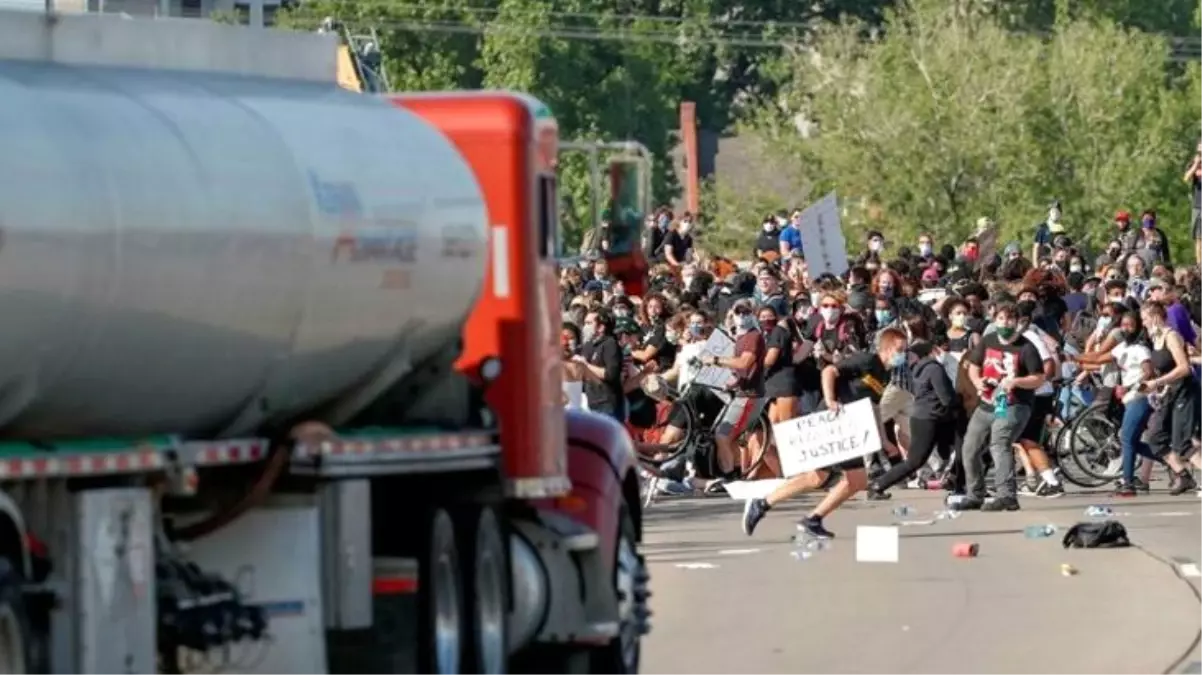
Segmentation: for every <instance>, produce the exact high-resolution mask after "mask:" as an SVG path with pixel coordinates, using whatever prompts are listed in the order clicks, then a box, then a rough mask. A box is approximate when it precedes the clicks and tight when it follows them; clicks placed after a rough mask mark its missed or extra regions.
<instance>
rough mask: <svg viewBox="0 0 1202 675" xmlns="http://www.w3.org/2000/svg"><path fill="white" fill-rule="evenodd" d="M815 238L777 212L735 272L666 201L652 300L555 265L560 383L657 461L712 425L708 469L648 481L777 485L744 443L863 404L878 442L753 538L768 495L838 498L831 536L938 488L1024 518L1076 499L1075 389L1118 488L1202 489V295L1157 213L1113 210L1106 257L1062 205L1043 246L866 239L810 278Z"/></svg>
mask: <svg viewBox="0 0 1202 675" xmlns="http://www.w3.org/2000/svg"><path fill="white" fill-rule="evenodd" d="M1200 170H1202V166H1199V167H1195V171H1200ZM1195 187H1196V186H1195ZM800 225H801V214H800V213H799V212H793V213H791V214H789V213H783V212H782V213H777V214H771V215H769V216H767V217H765V218H764V219H763V221H762V231H761V232H760V233H759V234H758V237H757V239H756V240H755V241H754V242H749V243H750V244H751V245H750V246H749V251H748V254H749V256H748V257H749V258H750V260H751V262H750V263H744V264H743V265H738V264H736V263H735V262H733V261H731V260H729V259H726V258H722V257H718V256H711V255H707V254H706V253H705V252H703V251H702V250H700V249H699V248H698V247H697V244H696V243H695V241H694V235H695V234H696V232H695V229H694V228H696V227H697V224H696V220H695V218H694V217H693V216H692V214H688V213H686V214H682V215H681V216H680V217H676V216H675V215H674V214H673V213H671V212H670V211H669V210H667V209H661V210H659V211H658V212H656V213H655V214H653V215H652V216H650V217H648V218H647V220H646V223H645V233H644V236H643V242H642V244H643V253H644V256H645V257H646V258H647V259H648V260H650V261H651V269H650V273H649V275H648V279H647V284H646V286H647V287H646V290H645V291H644V292H643V293H642V294H641V296H636V295H634V294H632V293H629V292H628V291H627V289H626V288H625V287H624V284H623V283H622V281H620V280H618V279H616V278H615V277H614V276H613V275H611V273H610V271H609V268H608V265H607V262H606V260H605V258H604V256H601V255H598V254H595V253H594V254H592V255H587V254H586V255H584V256H582V257H581V260H580V262H579V264H577V265H574V266H570V267H565V268H564V269H563V270H562V273H561V278H560V288H561V291H562V297H563V301H564V308H563V309H564V323H563V331H562V345H563V354H564V359H565V366H566V367H565V372H566V373H567V374H566V379H567V380H568V381H569V382H579V383H580V386H581V389H582V391H583V398H584V404H585V405H587V406H588V407H589V408H590V409H591V410H593V411H597V412H601V413H605V414H609V415H612V416H613V417H615V418H617V419H619V420H621V421H622V422H624V423H625V424H626V425H627V426H628V427H629V428H630V429H631V432H632V434H634V435H635V438H636V439H637V440H638V441H639V442H640V448H641V450H640V451H641V452H643V453H645V457H646V458H647V459H649V460H653V459H654V458H655V457H656V456H657V455H660V454H662V453H666V452H667V451H668V450H670V449H671V448H672V447H675V446H676V445H677V444H679V443H681V442H682V441H684V440H685V436H686V435H687V434H690V433H693V432H694V429H696V428H697V426H698V424H700V425H701V426H703V427H704V428H705V429H706V430H707V431H708V432H711V433H712V439H713V442H712V446H711V448H710V449H706V450H705V452H709V453H712V457H710V458H709V459H710V461H706V462H703V461H700V460H699V458H698V457H697V456H691V457H690V458H689V461H688V462H686V463H682V464H681V465H680V466H675V467H671V470H657V471H655V472H653V473H651V474H649V475H651V476H653V477H652V478H650V479H649V489H651V490H654V491H658V492H661V493H668V494H678V493H692V492H697V491H708V492H721V491H723V490H724V488H723V486H724V484H725V483H726V482H727V481H729V480H735V479H754V478H768V477H782V476H780V464H779V461H778V459H777V458H776V457H775V456H774V448H773V447H772V444H771V443H770V442H753V441H749V440H748V437H749V434H748V432H749V430H751V429H752V428H754V427H757V426H761V427H762V426H767V425H765V424H763V423H762V422H761V420H763V419H767V420H768V421H769V422H770V423H773V424H775V423H780V422H783V421H786V420H789V419H792V418H795V417H798V416H802V415H808V414H811V413H814V412H817V411H821V410H838V408H839V407H840V406H842V405H846V404H848V403H851V402H854V401H858V400H860V399H864V398H867V399H870V400H871V401H872V403H873V404H874V408H875V410H876V413H877V416H878V420H879V422H880V424H881V432H882V445H883V451H882V452H879V453H875V454H873V455H872V456H870V457H867V458H865V459H863V460H855V461H851V462H844V463H842V464H838V465H836V466H833V467H827V468H826V469H824V470H821V471H817V472H813V473H807V474H802V475H798V476H793V477H790V478H789V480H788V481H787V482H786V483H785V484H784V485H783V486H782V487H780V488H779V489H777V490H776V491H775V492H773V493H772V494H771V495H769V496H768V497H767V498H764V499H754V500H750V501H749V502H748V503H747V509H746V512H745V514H744V527H745V529H746V530H747V531H748V533H749V534H750V533H751V531H752V530H754V528H755V525H756V523H757V522H758V521H759V520H760V519H761V518H763V517H764V516H765V514H767V513H768V512H769V511H770V510H771V508H772V507H773V506H774V505H775V504H777V503H779V502H781V501H782V500H785V499H788V498H789V497H791V496H793V495H795V494H798V493H799V492H803V491H805V490H813V489H826V490H827V491H828V494H827V496H826V498H825V499H824V500H823V501H822V503H820V504H819V505H818V507H817V508H815V510H814V511H813V513H811V514H810V515H809V517H807V518H806V519H805V521H803V525H804V526H805V528H806V529H807V530H808V531H809V532H810V533H811V534H813V535H815V536H831V534H830V532H829V531H828V530H826V529H825V526H824V525H823V518H824V517H825V516H826V515H827V514H828V513H830V512H831V511H832V510H833V509H835V508H837V507H838V505H839V504H840V503H842V502H843V501H845V500H846V499H848V498H850V497H851V496H853V495H855V494H856V493H858V492H861V491H864V492H866V493H867V496H868V498H870V499H888V498H889V496H890V493H889V490H890V489H892V488H894V487H895V486H905V485H909V486H917V485H919V484H924V483H926V482H928V481H929V480H930V479H932V477H934V478H936V479H937V480H938V481H939V482H940V483H941V485H942V486H943V487H944V488H945V489H947V490H949V491H950V492H952V493H954V494H958V495H960V497H959V498H958V499H959V504H960V508H964V509H981V510H986V511H999V510H1001V511H1005V510H1015V509H1018V508H1019V498H1020V497H1040V498H1055V497H1058V496H1060V495H1062V494H1063V493H1064V481H1063V480H1062V475H1061V474H1060V472H1059V470H1058V468H1057V463H1056V456H1055V453H1054V452H1049V449H1048V439H1049V438H1050V437H1051V435H1052V432H1054V431H1055V430H1054V429H1050V428H1049V425H1050V424H1055V423H1058V422H1059V421H1062V420H1063V419H1065V418H1066V417H1067V415H1068V412H1067V410H1066V406H1067V405H1068V404H1067V401H1068V400H1069V393H1070V392H1076V394H1078V395H1084V397H1085V400H1088V401H1091V402H1092V405H1095V406H1109V408H1110V410H1111V411H1112V413H1111V414H1112V415H1113V419H1114V420H1115V421H1116V426H1117V427H1118V428H1119V430H1120V433H1119V436H1120V440H1121V448H1122V452H1121V456H1118V457H1115V458H1114V461H1113V462H1111V464H1110V465H1109V466H1107V468H1106V470H1107V472H1109V473H1108V475H1111V476H1113V478H1114V480H1115V490H1116V492H1117V493H1118V494H1120V495H1124V496H1134V495H1137V494H1139V493H1141V492H1145V491H1147V490H1149V484H1150V483H1151V482H1152V480H1153V478H1152V477H1151V475H1150V472H1151V471H1153V470H1154V468H1155V467H1157V466H1162V467H1165V468H1167V472H1168V477H1169V484H1168V490H1169V492H1170V493H1171V494H1173V495H1181V494H1184V493H1192V492H1193V491H1194V490H1196V489H1197V483H1196V481H1195V478H1194V475H1193V472H1192V470H1191V467H1190V464H1191V463H1192V464H1193V466H1194V467H1199V466H1202V463H1200V462H1199V456H1200V453H1198V452H1197V447H1198V436H1199V417H1200V415H1199V407H1200V405H1202V395H1200V387H1199V380H1198V368H1197V366H1198V365H1199V363H1200V356H1199V355H1200V351H1199V335H1198V328H1197V325H1198V323H1199V320H1200V315H1202V311H1200V308H1199V301H1200V300H1202V288H1200V281H1199V274H1198V270H1197V267H1196V265H1194V264H1192V263H1191V264H1188V265H1180V266H1174V265H1173V264H1172V263H1173V261H1172V260H1171V259H1170V255H1169V249H1168V239H1167V237H1166V236H1165V233H1164V231H1163V230H1162V229H1161V227H1160V225H1159V224H1158V221H1157V217H1156V213H1155V212H1154V211H1151V210H1147V211H1143V212H1142V213H1141V214H1140V215H1139V217H1138V218H1137V219H1133V218H1132V216H1131V215H1130V214H1129V213H1128V212H1126V211H1119V212H1118V213H1116V214H1115V216H1114V224H1113V228H1114V229H1113V233H1112V236H1111V237H1109V241H1108V243H1107V245H1106V247H1105V249H1104V250H1103V251H1102V252H1101V253H1100V254H1099V255H1096V256H1095V255H1090V254H1089V253H1088V252H1087V251H1086V250H1085V249H1084V248H1083V247H1081V246H1078V245H1077V243H1076V242H1075V241H1074V239H1073V237H1072V236H1070V233H1069V231H1068V228H1067V226H1066V224H1065V222H1064V221H1062V217H1061V205H1060V204H1059V203H1052V204H1051V205H1050V207H1049V209H1048V215H1047V218H1046V219H1045V220H1044V221H1043V222H1041V223H1039V224H1037V225H1036V226H1035V228H1034V232H1033V236H1032V238H1031V241H1030V242H1029V244H1021V243H1019V242H1010V243H1007V244H1005V245H1004V246H1001V247H1000V250H997V249H998V246H997V245H996V244H995V243H994V241H993V237H994V236H995V234H994V233H995V232H996V228H995V227H994V224H993V223H992V222H990V221H989V219H987V218H982V219H980V220H979V221H978V222H977V233H978V236H977V237H974V238H969V239H968V240H967V241H964V242H959V243H957V244H955V245H953V244H951V243H948V242H938V241H936V240H935V239H934V238H933V237H932V236H930V235H927V234H923V235H921V236H919V237H918V238H917V239H916V240H915V241H913V242H912V243H911V242H892V241H889V240H887V238H886V237H885V236H884V235H883V234H882V233H881V232H877V231H874V232H869V233H868V234H867V236H866V238H865V239H864V241H863V242H862V244H860V245H857V246H856V248H858V247H859V246H861V245H862V247H863V250H861V251H849V252H848V253H849V257H850V259H849V260H848V266H847V270H846V272H844V273H842V274H839V275H835V274H829V273H819V271H816V270H812V269H811V268H810V267H809V266H807V262H806V258H805V241H804V240H803V238H802V237H801V231H800V229H799V226H800ZM849 248H851V244H849ZM715 330H723V331H725V332H726V333H727V334H728V335H729V336H730V337H731V339H732V340H733V342H734V349H733V352H732V353H731V354H730V355H727V356H714V355H708V354H705V353H704V352H703V349H702V348H703V346H704V345H705V344H706V341H707V340H708V339H709V338H710V336H711V334H712V332H713V331H715ZM707 366H717V367H720V368H726V369H729V371H730V372H731V373H732V376H731V379H730V381H729V382H727V383H726V386H725V389H726V391H725V392H718V391H715V390H714V389H713V388H712V387H709V386H698V385H697V384H696V382H695V378H697V376H698V373H699V372H700V371H701V369H702V368H705V367H707ZM668 392H671V394H670V395H669V394H668ZM720 394H725V395H720ZM686 405H687V406H688V408H689V411H693V412H691V413H689V412H688V411H686V410H685V409H684V408H685V406H686ZM689 415H692V417H691V420H692V421H690V419H685V418H686V417H687V416H689ZM757 438H760V439H761V441H762V439H764V438H766V436H763V435H762V434H761V435H760V436H758V437H757ZM1138 457H1142V458H1144V459H1145V461H1143V462H1142V466H1141V467H1140V470H1137V469H1136V464H1137V459H1136V458H1138ZM990 465H991V466H992V467H993V480H992V485H991V486H990V485H987V481H986V469H987V467H988V466H990ZM1020 474H1021V476H1022V478H1021V479H1020V478H1019V477H1018V476H1019V475H1020Z"/></svg>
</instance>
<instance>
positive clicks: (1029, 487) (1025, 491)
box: [1018, 482, 1040, 497]
mask: <svg viewBox="0 0 1202 675" xmlns="http://www.w3.org/2000/svg"><path fill="white" fill-rule="evenodd" d="M1039 487H1040V485H1039V483H1035V482H1031V483H1026V482H1024V483H1023V484H1022V486H1021V487H1019V488H1018V494H1019V496H1022V497H1035V496H1038V495H1039Z"/></svg>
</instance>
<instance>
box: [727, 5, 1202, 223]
mask: <svg viewBox="0 0 1202 675" xmlns="http://www.w3.org/2000/svg"><path fill="white" fill-rule="evenodd" d="M864 31H865V29H864V26H863V25H862V24H858V23H843V24H840V25H838V26H834V27H831V28H829V29H825V30H823V31H822V32H821V34H820V35H819V36H818V38H817V40H816V41H815V49H814V51H813V52H811V53H808V54H805V55H799V56H794V57H791V58H789V59H788V61H787V64H786V65H787V71H788V73H789V75H790V79H791V83H790V84H789V85H788V86H786V87H785V89H784V93H785V96H784V97H783V100H784V101H785V103H784V104H783V105H780V106H772V107H766V108H764V109H762V110H761V111H759V113H758V114H757V115H756V116H755V117H754V118H753V120H752V121H751V123H750V125H749V129H750V131H751V133H755V134H758V135H760V136H762V137H764V138H765V139H766V140H767V141H768V142H767V144H766V146H767V147H768V148H770V149H771V150H772V151H774V152H775V155H776V157H775V160H776V161H779V162H800V163H801V164H802V166H804V167H806V168H807V169H808V170H810V171H811V172H812V177H813V178H815V179H816V180H817V182H818V184H819V187H820V188H821V189H822V190H825V189H837V190H838V191H839V193H840V196H841V197H843V198H845V199H846V201H847V203H848V204H849V205H852V206H854V205H859V206H860V208H851V209H849V216H850V217H849V221H850V222H848V223H846V225H847V226H848V227H849V230H850V232H851V234H850V235H849V239H854V238H855V237H856V235H857V234H858V233H862V232H863V231H864V230H865V229H867V228H868V227H869V226H870V225H871V226H873V227H881V228H888V231H889V232H891V233H892V234H893V236H894V237H895V238H897V237H901V238H904V239H908V240H912V239H913V238H914V236H915V235H916V234H917V233H918V232H919V231H931V232H933V233H934V234H935V235H936V237H938V238H939V239H940V240H942V241H959V240H960V239H962V238H963V237H965V236H967V235H968V233H969V232H970V230H971V228H972V222H973V221H974V220H975V219H976V218H977V217H978V216H982V215H988V216H991V217H994V218H995V219H997V220H998V221H999V223H1000V224H1001V228H1002V233H1003V237H1005V238H1007V239H1023V240H1027V241H1029V238H1030V236H1031V225H1032V224H1033V223H1035V222H1037V221H1038V220H1039V219H1041V217H1042V216H1043V214H1044V212H1045V209H1046V207H1047V203H1048V201H1049V200H1050V199H1052V198H1054V197H1058V198H1061V199H1063V200H1064V202H1065V209H1066V216H1067V218H1068V219H1069V220H1070V226H1072V227H1073V229H1074V232H1075V233H1076V234H1077V235H1078V237H1081V238H1084V239H1086V240H1094V241H1098V240H1101V239H1102V238H1104V237H1106V236H1109V234H1110V233H1109V232H1108V231H1107V224H1108V222H1109V220H1108V219H1109V216H1110V214H1112V213H1113V211H1114V210H1115V208H1117V207H1124V206H1126V207H1128V208H1136V209H1137V208H1142V207H1144V206H1152V205H1154V204H1157V203H1158V200H1164V199H1167V198H1168V195H1170V194H1178V195H1179V194H1180V193H1181V190H1180V183H1179V177H1180V173H1181V171H1180V170H1179V169H1178V168H1177V167H1178V165H1179V164H1180V163H1181V162H1180V160H1181V158H1182V156H1183V155H1182V152H1183V151H1182V148H1183V147H1185V148H1186V149H1188V142H1187V141H1188V140H1189V139H1188V138H1183V134H1185V133H1186V131H1187V129H1188V127H1189V125H1190V124H1191V123H1192V124H1193V125H1194V126H1195V128H1196V125H1197V114H1196V113H1197V111H1196V109H1195V110H1194V113H1193V116H1192V117H1191V116H1190V115H1189V114H1188V113H1187V112H1186V111H1187V110H1188V108H1189V106H1188V103H1187V101H1188V100H1189V99H1188V96H1189V94H1188V92H1187V91H1186V87H1184V86H1183V85H1182V83H1181V82H1180V81H1178V80H1176V79H1175V78H1174V77H1173V75H1172V72H1171V68H1170V66H1169V64H1167V62H1166V60H1165V54H1166V50H1167V46H1166V44H1165V42H1164V40H1163V39H1162V38H1159V37H1156V36H1151V35H1147V34H1143V33H1139V32H1135V31H1129V30H1124V29H1121V28H1119V27H1117V26H1115V25H1114V24H1113V22H1110V21H1109V20H1105V19H1096V18H1092V17H1091V18H1085V19H1067V20H1064V21H1062V23H1061V24H1060V25H1058V26H1057V29H1056V31H1055V33H1054V34H1053V35H1052V36H1051V37H1050V39H1049V38H1046V37H1044V36H1040V35H1033V34H1026V33H1020V32H1015V31H1012V30H1009V28H1008V26H1007V23H1006V21H1004V20H1002V19H1001V18H999V17H998V15H997V12H996V7H995V6H993V5H991V4H990V3H986V2H973V1H971V0H957V1H956V2H947V1H945V0H914V1H913V2H910V3H907V4H906V5H905V6H903V7H901V8H899V9H898V10H897V11H893V12H890V13H889V14H888V18H887V24H886V26H885V30H884V35H883V37H881V38H879V39H876V40H867V41H866V40H863V39H862V36H863V34H864ZM1194 107H1195V108H1196V99H1195V106H1194ZM798 116H801V117H803V118H807V119H809V120H812V121H814V122H816V124H817V128H818V133H817V134H816V135H815V136H814V137H812V138H809V139H806V138H803V137H802V136H801V135H800V134H798V133H797V130H796V119H797V117H798ZM819 192H821V190H820V191H819ZM848 198H850V199H848ZM1177 202H1178V203H1181V204H1183V203H1184V202H1183V201H1182V200H1181V199H1180V198H1178V199H1177ZM1159 203H1160V204H1161V206H1162V210H1166V209H1167V210H1169V211H1171V216H1170V219H1175V218H1176V209H1178V208H1179V207H1178V206H1177V205H1176V204H1174V205H1172V206H1168V207H1166V206H1165V202H1163V201H1160V202H1159ZM877 213H880V214H883V221H882V222H874V221H873V218H874V217H875V215H876V214H877Z"/></svg>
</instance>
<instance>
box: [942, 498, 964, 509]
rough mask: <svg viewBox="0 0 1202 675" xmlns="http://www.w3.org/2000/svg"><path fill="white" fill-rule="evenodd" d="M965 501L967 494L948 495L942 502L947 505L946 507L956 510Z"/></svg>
mask: <svg viewBox="0 0 1202 675" xmlns="http://www.w3.org/2000/svg"><path fill="white" fill-rule="evenodd" d="M966 501H968V495H948V496H947V499H945V500H943V503H944V504H945V505H947V508H949V509H951V510H953V511H956V510H958V509H959V508H960V506H961V505H962V504H964V502H966Z"/></svg>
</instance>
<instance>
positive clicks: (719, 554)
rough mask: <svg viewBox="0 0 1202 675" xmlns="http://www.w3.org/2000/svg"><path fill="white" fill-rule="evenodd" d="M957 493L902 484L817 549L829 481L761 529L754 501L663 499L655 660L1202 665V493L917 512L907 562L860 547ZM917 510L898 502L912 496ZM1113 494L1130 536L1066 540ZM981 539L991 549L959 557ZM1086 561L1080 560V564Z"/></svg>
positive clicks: (893, 668) (822, 668)
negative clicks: (814, 507)
mask: <svg viewBox="0 0 1202 675" xmlns="http://www.w3.org/2000/svg"><path fill="white" fill-rule="evenodd" d="M942 495H943V493H941V492H925V491H917V490H898V489H895V490H894V491H893V499H892V500H891V501H889V502H866V501H862V500H860V499H857V500H854V501H852V502H850V503H848V504H846V505H844V507H843V508H842V509H840V510H839V511H838V512H836V513H835V514H833V515H832V516H831V517H829V518H827V520H826V525H827V527H828V528H829V529H831V530H833V531H834V532H835V533H836V534H837V535H838V536H837V538H836V539H835V540H834V541H833V542H832V545H831V546H830V548H829V549H827V550H825V551H822V552H819V553H817V554H816V555H814V556H812V557H810V558H809V559H807V560H804V561H798V560H796V559H794V557H793V556H791V555H790V554H791V552H793V551H794V550H795V547H794V544H793V543H792V542H791V541H790V539H791V537H792V535H793V533H794V532H795V529H794V527H795V525H794V523H795V521H796V520H797V519H798V518H800V517H801V516H802V515H803V514H804V513H805V512H806V511H807V508H808V507H809V505H811V504H812V503H813V502H814V500H815V497H806V498H803V499H801V500H798V501H797V502H795V503H791V504H789V505H786V506H784V507H781V508H777V509H774V510H773V511H772V512H771V513H770V514H769V515H768V517H767V518H766V519H765V520H764V521H763V522H761V523H760V526H759V528H758V529H757V531H756V534H755V536H754V537H750V538H749V537H747V536H745V535H744V534H743V533H742V531H741V529H740V517H741V508H742V503H741V502H735V501H734V500H731V499H729V498H720V497H709V498H678V499H669V498H661V499H660V501H658V502H657V503H656V504H654V505H653V506H651V507H650V509H649V510H648V511H647V513H646V536H645V541H644V549H643V550H644V553H645V554H646V556H647V560H648V562H649V564H650V568H651V574H652V577H651V587H652V589H653V593H654V595H653V597H652V598H651V608H652V611H653V616H652V626H653V628H652V632H651V634H650V635H649V636H648V637H647V638H646V640H645V641H644V643H643V645H644V646H643V666H642V671H643V672H646V673H869V672H890V673H952V672H955V673H965V672H977V673H987V672H988V673H997V672H1007V673H1166V672H1172V673H1180V672H1191V673H1198V672H1200V671H1202V664H1200V662H1202V657H1200V656H1199V651H1198V640H1199V628H1200V624H1202V615H1200V610H1202V604H1200V602H1199V596H1198V593H1199V591H1198V582H1199V578H1198V575H1199V564H1202V508H1200V507H1202V502H1200V501H1199V499H1198V497H1197V496H1195V495H1194V494H1192V493H1191V494H1190V495H1188V496H1181V497H1171V496H1169V495H1168V493H1167V492H1166V491H1165V489H1164V486H1163V485H1160V486H1159V489H1154V490H1153V491H1152V493H1151V494H1149V495H1146V496H1141V497H1138V498H1135V499H1115V498H1112V497H1110V496H1109V494H1108V493H1107V492H1104V491H1103V492H1096V493H1085V492H1081V491H1080V490H1079V489H1078V491H1077V492H1073V493H1070V494H1068V495H1066V496H1064V497H1062V498H1060V499H1055V500H1041V499H1035V498H1027V499H1024V500H1023V502H1022V506H1023V510H1021V511H1018V512H1013V513H979V512H978V513H964V514H962V515H961V517H959V518H956V519H954V520H943V521H937V522H935V523H934V524H931V525H908V526H901V527H900V528H899V532H900V536H901V538H900V556H899V560H898V562H897V563H861V562H856V555H855V549H856V546H855V538H856V526H858V525H878V526H879V525H893V524H895V523H897V522H898V521H899V520H914V521H918V520H926V519H930V518H931V517H932V515H933V514H934V512H935V511H937V510H941V509H942ZM902 504H905V505H908V506H910V507H912V508H913V509H915V511H916V513H915V514H914V515H908V516H905V517H904V518H898V517H896V516H894V515H893V513H892V510H893V509H894V508H896V507H898V506H899V505H902ZM1090 505H1107V506H1110V507H1111V508H1112V509H1113V511H1114V512H1115V515H1114V516H1113V517H1114V518H1115V519H1117V520H1119V521H1120V522H1122V523H1123V524H1124V525H1125V526H1126V527H1127V529H1128V532H1129V533H1130V535H1131V539H1132V541H1133V543H1134V546H1133V547H1131V548H1127V549H1092V550H1065V549H1064V548H1062V546H1061V543H1060V542H1061V533H1058V534H1056V535H1054V536H1052V537H1050V538H1044V539H1028V538H1026V537H1025V536H1024V534H1023V528H1025V527H1027V526H1029V525H1041V524H1049V523H1050V524H1054V525H1057V526H1058V527H1060V529H1061V532H1063V529H1064V528H1065V527H1067V526H1071V525H1072V524H1074V523H1077V522H1081V521H1087V520H1091V519H1090V518H1088V517H1087V516H1086V515H1085V509H1086V508H1087V507H1089V506H1090ZM959 542H975V543H977V544H978V545H979V546H980V553H979V555H978V557H977V558H974V559H964V558H956V557H953V555H952V553H951V550H952V547H953V545H955V544H956V543H959ZM1066 563H1067V564H1069V565H1071V566H1073V567H1074V568H1075V569H1076V571H1077V573H1076V574H1075V575H1072V576H1064V575H1063V574H1062V571H1061V566H1062V565H1063V564H1066Z"/></svg>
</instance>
